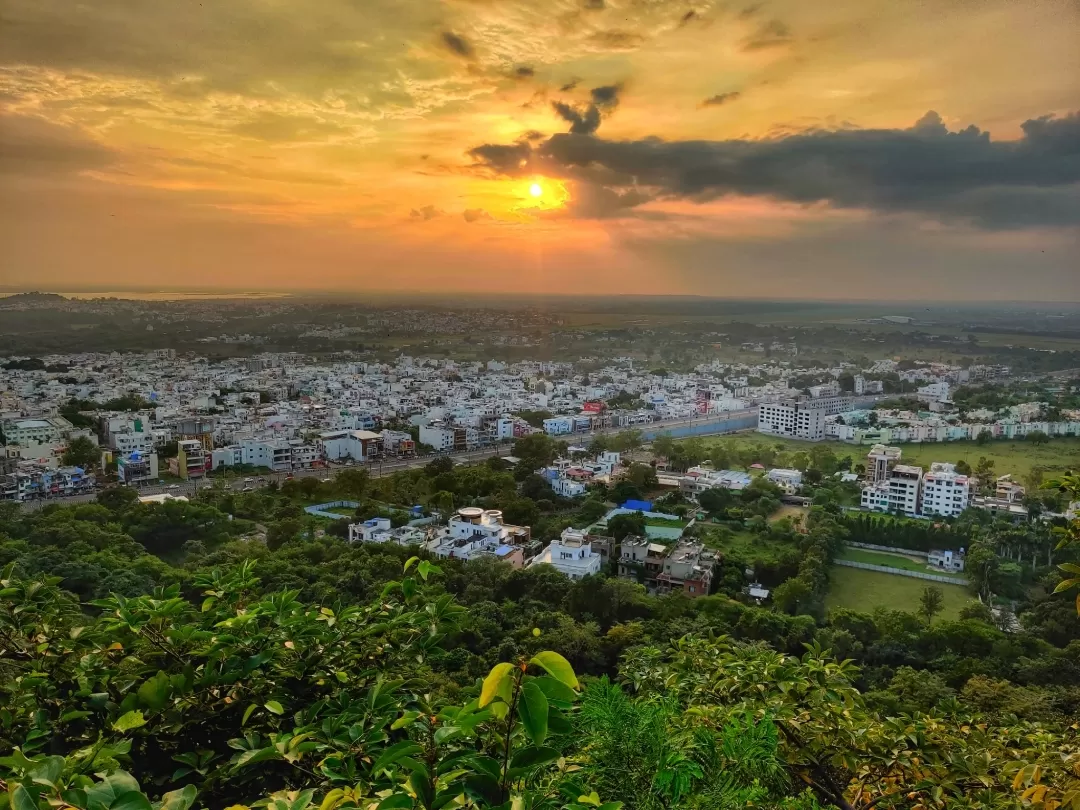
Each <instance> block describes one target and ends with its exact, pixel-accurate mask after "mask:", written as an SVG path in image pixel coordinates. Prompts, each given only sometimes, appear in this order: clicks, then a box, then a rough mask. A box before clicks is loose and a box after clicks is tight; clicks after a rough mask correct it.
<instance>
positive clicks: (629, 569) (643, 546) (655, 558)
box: [619, 536, 668, 593]
mask: <svg viewBox="0 0 1080 810" xmlns="http://www.w3.org/2000/svg"><path fill="white" fill-rule="evenodd" d="M667 552H668V549H667V546H665V545H664V544H663V543H656V542H653V541H652V540H649V539H648V538H647V537H632V536H631V537H624V538H623V540H622V543H621V544H620V546H619V576H620V577H622V578H623V579H633V580H636V581H637V582H640V583H641V584H642V585H644V586H645V588H646V589H647V590H648V591H649V592H650V593H656V591H657V582H658V577H659V576H660V575H661V574H662V573H664V559H665V558H666V557H667Z"/></svg>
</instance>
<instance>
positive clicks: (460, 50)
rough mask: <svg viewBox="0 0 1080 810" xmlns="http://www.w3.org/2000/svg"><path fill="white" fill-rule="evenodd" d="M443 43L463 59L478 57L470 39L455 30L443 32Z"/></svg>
mask: <svg viewBox="0 0 1080 810" xmlns="http://www.w3.org/2000/svg"><path fill="white" fill-rule="evenodd" d="M442 43H443V45H445V46H446V48H447V49H448V50H449V51H451V52H452V53H455V54H457V55H458V56H460V57H461V58H462V59H474V58H475V57H476V51H475V50H474V49H473V46H472V45H470V44H469V41H468V40H467V39H465V37H463V36H460V35H459V34H455V33H454V32H453V31H443V32H442Z"/></svg>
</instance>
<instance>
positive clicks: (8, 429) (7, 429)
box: [3, 416, 71, 444]
mask: <svg viewBox="0 0 1080 810" xmlns="http://www.w3.org/2000/svg"><path fill="white" fill-rule="evenodd" d="M3 428H4V430H3V433H4V437H5V438H6V439H7V442H8V443H9V444H52V443H55V442H59V441H60V439H61V438H63V436H64V434H65V433H67V432H68V431H69V430H71V422H69V421H68V420H67V419H64V417H62V416H50V417H43V418H40V419H6V420H4V423H3Z"/></svg>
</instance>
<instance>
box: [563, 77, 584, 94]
mask: <svg viewBox="0 0 1080 810" xmlns="http://www.w3.org/2000/svg"><path fill="white" fill-rule="evenodd" d="M580 81H581V79H571V80H570V81H568V82H567V83H566V84H564V85H563V86H562V87H560V88H559V92H560V93H569V92H570V91H571V90H573V89H574V88H575V87H577V86H578V83H579V82H580Z"/></svg>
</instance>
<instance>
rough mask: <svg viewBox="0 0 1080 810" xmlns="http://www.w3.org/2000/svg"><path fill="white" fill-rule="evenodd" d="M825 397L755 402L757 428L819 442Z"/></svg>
mask: <svg viewBox="0 0 1080 810" xmlns="http://www.w3.org/2000/svg"><path fill="white" fill-rule="evenodd" d="M824 402H826V400H814V399H810V400H796V399H789V400H784V401H781V402H763V403H761V404H760V405H759V406H758V432H759V433H768V434H770V435H772V436H784V437H787V438H789V439H805V440H806V441H811V442H819V441H821V440H822V439H824V438H825V417H826V416H828V415H829V412H828V409H827V408H826V407H825V406H824V404H823V403H824Z"/></svg>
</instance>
